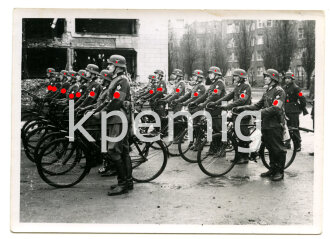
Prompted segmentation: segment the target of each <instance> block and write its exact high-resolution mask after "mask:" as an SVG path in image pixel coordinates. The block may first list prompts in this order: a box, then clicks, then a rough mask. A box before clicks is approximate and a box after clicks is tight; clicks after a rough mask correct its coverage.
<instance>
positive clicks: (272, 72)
mask: <svg viewBox="0 0 330 239" xmlns="http://www.w3.org/2000/svg"><path fill="white" fill-rule="evenodd" d="M265 76H269V77H270V78H271V79H272V80H274V81H277V82H279V81H280V76H279V73H278V71H277V70H274V69H268V70H267V71H266V72H265V73H264V77H265Z"/></svg>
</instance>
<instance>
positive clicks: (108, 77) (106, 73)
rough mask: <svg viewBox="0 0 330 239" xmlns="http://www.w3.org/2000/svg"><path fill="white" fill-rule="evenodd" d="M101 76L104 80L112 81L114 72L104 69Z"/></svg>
mask: <svg viewBox="0 0 330 239" xmlns="http://www.w3.org/2000/svg"><path fill="white" fill-rule="evenodd" d="M100 77H101V78H102V79H104V80H108V81H111V80H112V73H111V72H110V71H109V70H102V71H101V73H100Z"/></svg>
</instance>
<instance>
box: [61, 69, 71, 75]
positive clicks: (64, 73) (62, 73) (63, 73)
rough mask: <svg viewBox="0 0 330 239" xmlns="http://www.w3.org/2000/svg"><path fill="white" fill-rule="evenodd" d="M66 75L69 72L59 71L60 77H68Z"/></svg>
mask: <svg viewBox="0 0 330 239" xmlns="http://www.w3.org/2000/svg"><path fill="white" fill-rule="evenodd" d="M68 74H69V72H68V71H66V70H61V71H60V75H62V76H68Z"/></svg>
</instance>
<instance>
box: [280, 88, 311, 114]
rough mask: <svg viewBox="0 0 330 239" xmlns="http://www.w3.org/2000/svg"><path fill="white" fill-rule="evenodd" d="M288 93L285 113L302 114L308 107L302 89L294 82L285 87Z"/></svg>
mask: <svg viewBox="0 0 330 239" xmlns="http://www.w3.org/2000/svg"><path fill="white" fill-rule="evenodd" d="M284 90H285V93H286V99H285V104H284V107H285V113H286V114H300V113H301V112H302V110H303V109H304V108H305V107H306V99H305V97H304V96H303V94H302V92H301V89H300V87H299V86H297V85H296V84H295V83H294V82H292V83H291V84H288V85H286V86H285V87H284Z"/></svg>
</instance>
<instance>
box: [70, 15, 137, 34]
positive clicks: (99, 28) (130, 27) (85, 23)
mask: <svg viewBox="0 0 330 239" xmlns="http://www.w3.org/2000/svg"><path fill="white" fill-rule="evenodd" d="M75 24H76V32H77V33H91V34H93V33H96V34H129V35H132V34H136V20H135V19H82V18H81V19H76V20H75Z"/></svg>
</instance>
